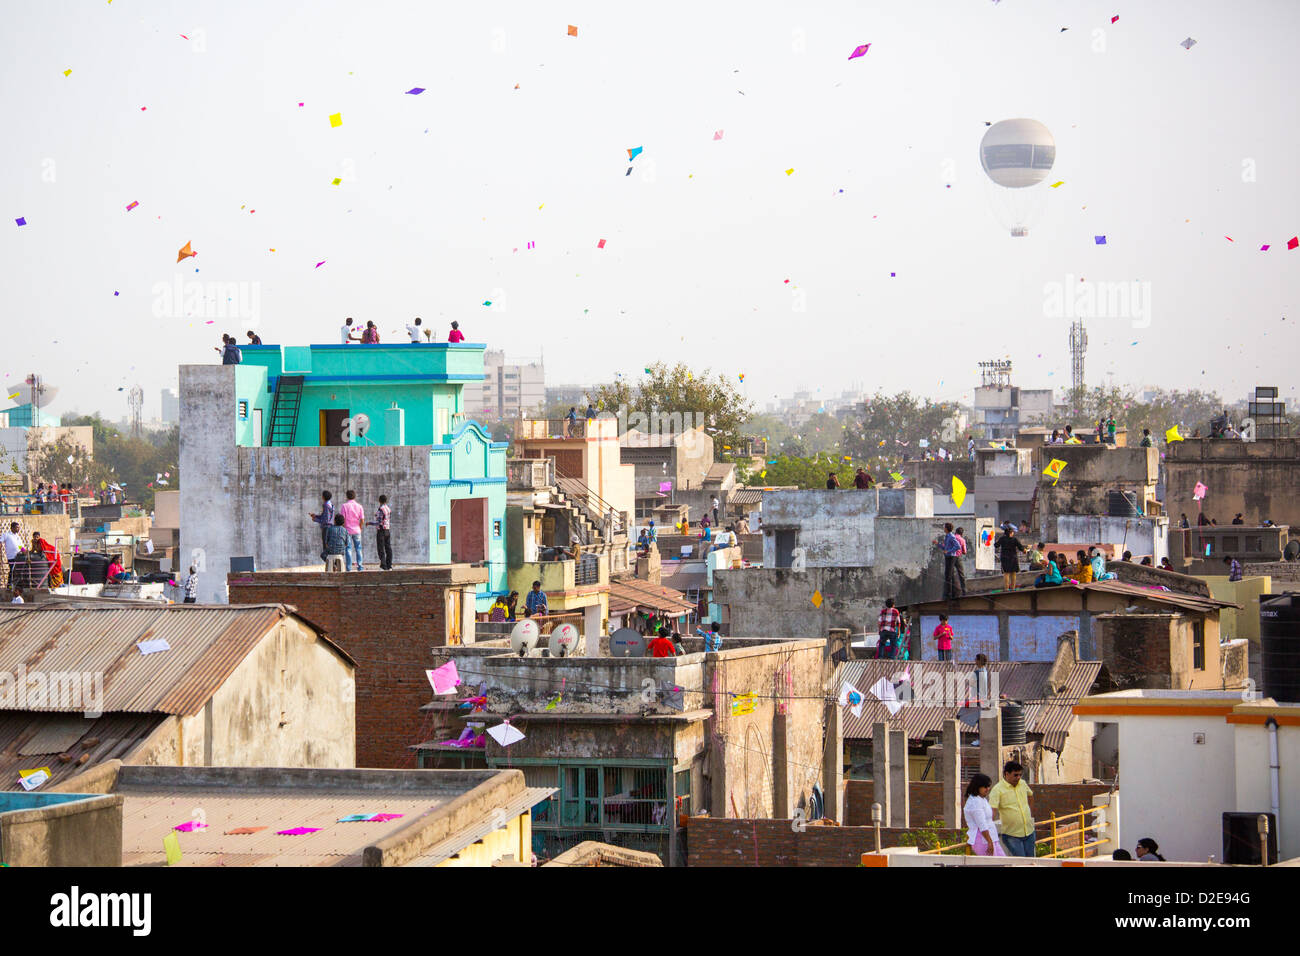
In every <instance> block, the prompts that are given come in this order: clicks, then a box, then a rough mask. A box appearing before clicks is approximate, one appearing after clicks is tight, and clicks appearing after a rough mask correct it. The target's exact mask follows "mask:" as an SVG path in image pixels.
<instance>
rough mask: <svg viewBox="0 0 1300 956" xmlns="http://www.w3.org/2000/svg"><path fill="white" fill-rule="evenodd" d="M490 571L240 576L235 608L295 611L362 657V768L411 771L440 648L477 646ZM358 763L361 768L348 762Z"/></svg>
mask: <svg viewBox="0 0 1300 956" xmlns="http://www.w3.org/2000/svg"><path fill="white" fill-rule="evenodd" d="M485 576H486V572H485V570H484V569H483V568H476V567H470V566H469V565H463V564H458V565H442V566H439V567H410V568H394V569H393V570H392V571H365V572H361V573H353V574H326V573H324V572H323V571H321V570H319V568H317V567H314V566H313V567H309V568H298V569H294V568H285V569H280V570H275V571H257V572H239V573H235V574H231V575H230V578H229V587H230V603H231V606H232V607H233V606H236V605H244V604H254V605H259V604H266V603H270V602H279V603H287V604H291V605H292V606H294V607H295V608H297V609H299V610H300V611H301V612H302V613H303V614H305V615H306V616H307V617H308V618H310V619H311V620H312V621H313V622H314V623H315V624H316V625H318V626H319V627H321V628H322V629H323V630H324V632H325V633H326V634H328V635H329V637H330V638H331V639H332V640H333V641H334V642H335V644H337V645H338V646H339V647H340V648H342V649H343V650H344V651H345V652H346V653H348V654H352V655H355V658H356V660H357V664H356V673H355V675H354V688H355V703H354V704H351V705H350V708H351V710H353V711H355V715H356V717H355V726H356V762H355V765H356V766H360V767H389V768H400V767H410V766H411V758H410V752H409V750H408V748H409V747H410V745H411V744H413V743H418V742H419V741H420V740H423V739H424V736H423V730H422V728H421V724H420V715H419V712H418V709H419V706H420V704H422V703H424V702H425V701H426V700H428V695H429V682H428V680H427V679H426V677H425V675H424V668H425V667H431V666H435V665H432V664H424V663H423V662H424V661H427V660H429V653H430V648H433V647H444V646H458V645H462V644H473V643H474V642H475V640H476V639H477V633H476V630H475V615H474V595H475V593H476V590H477V589H478V588H479V587H480V586H481V585H482V582H483V579H484V577H485ZM348 766H352V764H348Z"/></svg>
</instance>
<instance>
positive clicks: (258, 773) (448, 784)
mask: <svg viewBox="0 0 1300 956" xmlns="http://www.w3.org/2000/svg"><path fill="white" fill-rule="evenodd" d="M501 772H502V771H497V770H384V769H357V770H331V769H310V768H288V767H146V766H131V765H126V766H123V767H122V768H121V770H120V771H119V773H118V777H117V786H116V788H115V789H116V791H117V792H119V793H130V792H131V791H140V790H170V789H180V790H199V789H203V788H205V787H208V788H215V787H221V788H239V789H245V790H282V789H283V790H294V791H299V790H302V791H306V790H327V791H335V792H345V793H361V792H371V791H384V792H388V793H421V792H424V793H444V794H445V793H446V792H447V791H457V790H464V789H466V788H469V787H475V788H477V787H479V786H481V785H482V784H484V783H486V782H491V781H492V780H493V779H494V778H495V777H496V776H497V775H498V774H499V773H501ZM519 779H520V786H523V783H522V781H523V777H522V775H521V776H520V778H519Z"/></svg>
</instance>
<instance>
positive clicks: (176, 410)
mask: <svg viewBox="0 0 1300 956" xmlns="http://www.w3.org/2000/svg"><path fill="white" fill-rule="evenodd" d="M158 417H159V418H160V419H161V420H162V421H164V422H167V423H168V424H169V425H175V424H178V423H179V422H180V420H181V399H180V396H179V395H177V394H176V392H175V391H173V390H172V389H170V388H164V389H163V390H162V413H161V414H160V415H159V416H158Z"/></svg>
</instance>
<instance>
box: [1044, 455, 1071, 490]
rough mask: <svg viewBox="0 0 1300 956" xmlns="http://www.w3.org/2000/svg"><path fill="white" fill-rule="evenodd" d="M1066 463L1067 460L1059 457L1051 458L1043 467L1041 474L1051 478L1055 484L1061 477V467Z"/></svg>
mask: <svg viewBox="0 0 1300 956" xmlns="http://www.w3.org/2000/svg"><path fill="white" fill-rule="evenodd" d="M1066 464H1068V462H1064V461H1061V459H1059V458H1053V459H1052V460H1051V461H1050V462H1048V463H1047V467H1046V468H1044V469H1043V474H1044V475H1046V476H1047V477H1048V478H1051V479H1052V484H1056V482H1057V481H1058V480H1059V479H1060V477H1061V469H1062V468H1064V467H1065V466H1066Z"/></svg>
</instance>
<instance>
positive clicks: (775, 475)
mask: <svg viewBox="0 0 1300 956" xmlns="http://www.w3.org/2000/svg"><path fill="white" fill-rule="evenodd" d="M856 470H857V467H856V466H855V465H853V464H852V463H850V462H846V461H844V459H843V456H840V455H831V454H821V455H813V456H812V457H793V456H791V455H778V456H777V457H776V458H774V459H768V461H767V463H766V464H765V465H764V467H763V468H761V469H754V468H751V467H749V466H743V467H742V468H741V480H742V481H743V482H744V483H745V484H750V485H760V486H762V485H795V486H797V487H799V488H825V487H826V476H827V475H828V474H829V473H831V472H834V473H835V477H836V478H838V479H839V482H840V487H842V488H851V487H852V486H853V475H854V472H855V471H856Z"/></svg>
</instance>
